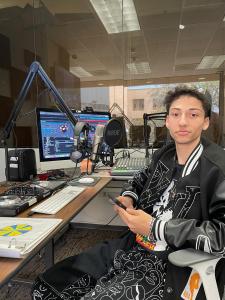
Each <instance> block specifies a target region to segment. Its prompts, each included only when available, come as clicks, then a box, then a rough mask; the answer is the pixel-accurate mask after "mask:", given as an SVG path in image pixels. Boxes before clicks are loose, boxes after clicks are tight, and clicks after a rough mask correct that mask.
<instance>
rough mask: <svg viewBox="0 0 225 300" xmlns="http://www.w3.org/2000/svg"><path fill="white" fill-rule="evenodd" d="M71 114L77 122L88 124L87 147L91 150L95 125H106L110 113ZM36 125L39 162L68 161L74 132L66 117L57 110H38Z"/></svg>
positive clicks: (75, 112) (76, 112)
mask: <svg viewBox="0 0 225 300" xmlns="http://www.w3.org/2000/svg"><path fill="white" fill-rule="evenodd" d="M73 113H74V116H75V118H76V119H77V120H78V121H81V122H86V123H88V124H89V126H90V130H89V135H88V146H89V147H90V148H91V147H92V141H93V138H94V134H95V128H96V125H97V124H106V123H107V122H108V120H109V119H110V113H108V112H98V111H97V112H96V111H95V112H90V113H89V112H79V111H73ZM37 125H38V137H39V152H40V161H54V160H65V159H69V158H70V152H71V149H72V147H73V144H74V141H73V137H74V130H73V125H72V124H71V122H70V121H69V120H68V119H67V117H66V115H65V114H64V113H62V112H60V111H57V110H53V109H47V108H45V109H41V108H38V109H37ZM81 138H82V137H81Z"/></svg>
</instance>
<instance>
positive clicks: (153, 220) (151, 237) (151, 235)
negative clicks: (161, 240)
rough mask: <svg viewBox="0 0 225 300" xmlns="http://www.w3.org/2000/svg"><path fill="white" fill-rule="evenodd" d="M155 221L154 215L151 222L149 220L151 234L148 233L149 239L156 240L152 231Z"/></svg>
mask: <svg viewBox="0 0 225 300" xmlns="http://www.w3.org/2000/svg"><path fill="white" fill-rule="evenodd" d="M154 222H155V218H153V217H152V218H151V220H150V222H149V234H148V239H149V241H154V240H155V238H154V235H153V232H152V227H153V224H154Z"/></svg>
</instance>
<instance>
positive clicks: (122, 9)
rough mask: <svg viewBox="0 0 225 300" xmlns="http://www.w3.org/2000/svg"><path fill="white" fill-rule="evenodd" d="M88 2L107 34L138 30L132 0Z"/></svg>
mask: <svg viewBox="0 0 225 300" xmlns="http://www.w3.org/2000/svg"><path fill="white" fill-rule="evenodd" d="M90 2H91V4H92V6H93V8H94V9H95V11H96V13H97V15H98V17H99V19H100V20H101V22H102V24H103V25H104V27H105V29H106V31H107V32H108V33H109V34H111V33H119V32H128V31H135V30H140V25H139V22H138V17H137V13H136V9H135V6H134V2H133V0H123V1H122V0H90Z"/></svg>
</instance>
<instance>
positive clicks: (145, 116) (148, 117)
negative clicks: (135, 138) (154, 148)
mask: <svg viewBox="0 0 225 300" xmlns="http://www.w3.org/2000/svg"><path fill="white" fill-rule="evenodd" d="M143 119H144V141H145V157H146V158H149V152H148V149H149V139H148V121H150V120H151V121H153V120H165V119H166V113H165V112H161V113H152V114H143Z"/></svg>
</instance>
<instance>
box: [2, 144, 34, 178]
mask: <svg viewBox="0 0 225 300" xmlns="http://www.w3.org/2000/svg"><path fill="white" fill-rule="evenodd" d="M36 174H37V168H36V160H35V152H34V150H33V149H14V150H9V152H8V163H7V166H6V178H7V180H8V181H25V180H30V179H32V178H33V177H34V176H36Z"/></svg>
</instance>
